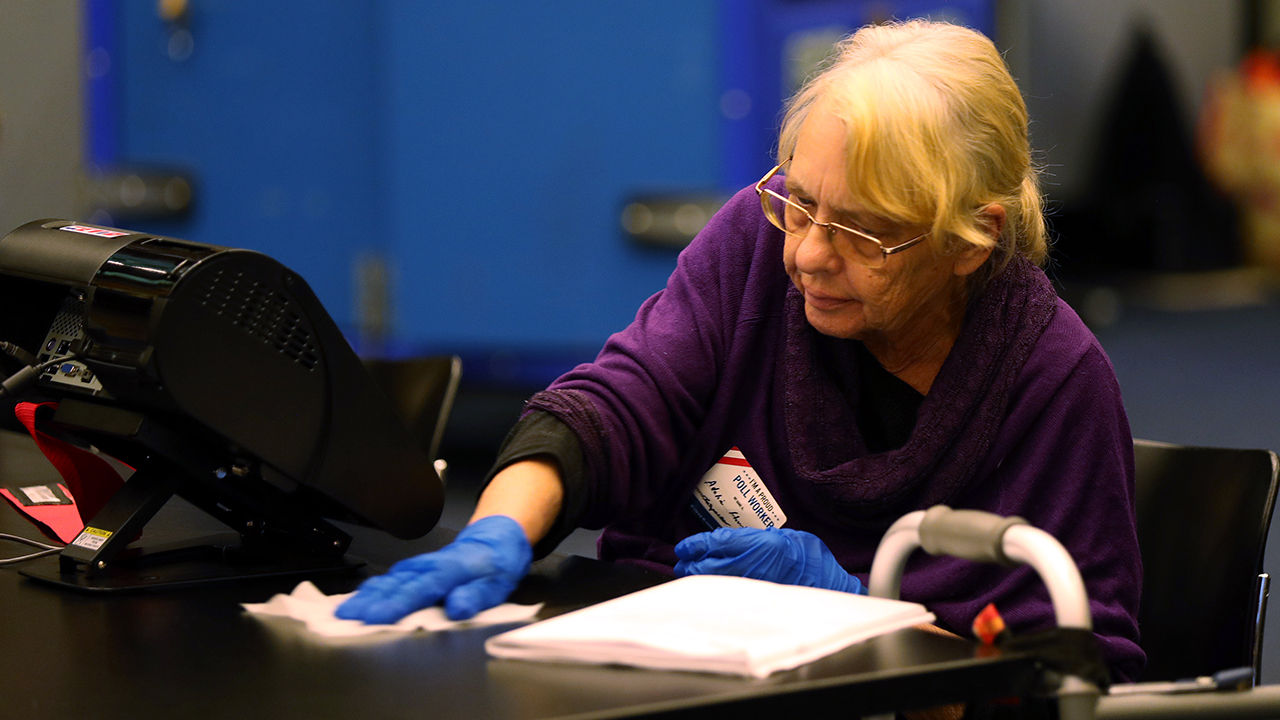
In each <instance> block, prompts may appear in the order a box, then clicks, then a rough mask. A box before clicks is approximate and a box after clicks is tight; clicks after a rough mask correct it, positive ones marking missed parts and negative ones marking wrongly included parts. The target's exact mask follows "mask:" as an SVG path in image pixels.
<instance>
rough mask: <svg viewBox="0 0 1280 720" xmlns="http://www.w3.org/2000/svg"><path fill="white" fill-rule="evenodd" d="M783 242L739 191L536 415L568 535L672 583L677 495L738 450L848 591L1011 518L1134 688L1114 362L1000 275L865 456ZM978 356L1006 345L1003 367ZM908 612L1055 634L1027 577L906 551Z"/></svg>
mask: <svg viewBox="0 0 1280 720" xmlns="http://www.w3.org/2000/svg"><path fill="white" fill-rule="evenodd" d="M782 245H783V236H782V233H781V231H779V230H777V229H775V228H774V227H773V226H772V225H770V224H769V223H768V222H767V221H766V220H765V219H764V217H763V214H762V213H761V211H760V206H759V203H758V201H757V199H756V196H755V193H754V191H752V190H751V189H747V190H744V191H743V192H741V193H739V194H738V195H737V196H736V197H735V198H734V199H732V200H731V201H730V202H729V203H728V204H727V205H726V206H725V207H724V208H723V209H722V210H721V211H720V213H718V214H717V215H716V217H715V218H714V219H712V221H711V222H710V223H709V224H708V226H707V227H706V229H705V230H704V231H703V232H702V233H701V234H700V235H699V236H698V238H697V239H695V240H694V241H693V243H692V244H690V246H689V247H688V248H687V249H686V250H685V251H684V252H683V253H682V254H681V256H680V260H679V263H678V266H677V268H676V271H675V272H674V273H673V274H672V276H671V278H670V280H669V281H668V283H667V287H666V289H665V290H663V291H662V292H660V293H658V294H657V295H655V296H653V297H652V298H650V299H649V300H648V301H646V302H645V304H644V305H643V306H642V307H641V308H640V311H639V313H638V314H637V316H636V319H635V321H634V322H633V323H632V324H631V325H630V326H629V327H628V328H626V329H625V330H623V331H622V332H620V333H617V334H616V335H614V336H613V337H611V338H610V339H609V341H608V343H607V344H606V346H605V347H604V349H603V350H602V351H601V353H600V355H599V357H598V358H597V359H596V361H595V362H594V363H590V364H587V365H582V366H580V367H578V368H575V369H574V370H573V371H571V372H569V373H567V374H566V375H565V376H563V377H562V378H560V379H558V380H557V381H556V382H555V383H553V384H552V386H551V387H550V388H548V389H547V390H546V391H544V392H542V393H539V394H538V395H536V396H534V398H533V399H532V400H531V401H530V407H531V408H533V409H539V410H544V411H547V412H550V413H551V414H553V415H555V416H556V417H557V418H559V419H560V420H561V421H562V422H564V423H565V424H566V425H568V426H569V427H570V428H571V429H572V430H573V431H574V433H575V434H576V435H577V437H578V439H579V442H580V443H581V446H582V451H583V457H584V460H585V464H586V468H585V471H586V472H585V475H586V488H585V492H586V494H587V497H586V499H585V503H584V506H585V508H586V510H585V512H584V514H583V515H582V517H580V518H578V520H579V522H580V524H581V525H583V526H585V527H605V532H604V533H603V535H602V536H601V540H600V556H601V558H602V559H605V560H611V561H618V562H629V563H634V564H638V565H642V566H646V567H649V568H652V569H657V570H659V571H664V572H667V573H670V572H671V567H672V565H674V563H675V555H674V552H673V549H672V548H673V546H674V544H675V543H677V542H679V541H680V540H681V539H683V538H685V537H687V536H689V535H691V534H693V533H696V532H700V531H702V530H705V526H703V525H701V524H700V523H699V521H698V520H697V519H696V517H695V515H694V514H693V513H692V512H691V511H690V509H689V507H690V502H691V496H690V493H691V490H692V488H693V487H694V485H696V484H697V483H698V481H699V480H700V479H701V477H702V476H703V474H704V473H706V472H707V470H708V469H709V468H710V467H711V466H712V465H713V464H715V463H716V461H717V460H719V459H720V457H721V456H722V455H724V453H725V452H726V451H727V450H729V449H730V448H731V447H735V446H736V447H737V448H739V449H740V450H741V451H742V452H743V454H744V455H745V457H746V458H747V460H748V461H749V462H750V463H751V465H752V467H753V468H754V469H755V471H756V473H757V474H758V475H759V476H760V477H761V479H762V480H763V482H764V483H765V485H766V486H767V487H768V489H769V492H770V493H771V494H772V495H773V497H774V498H775V500H776V501H777V502H778V504H779V505H780V506H781V508H782V510H783V511H784V512H785V513H786V516H787V521H786V527H789V528H793V529H796V530H805V531H808V532H811V533H814V534H815V535H817V536H819V537H820V538H822V539H823V541H824V542H826V544H827V545H828V546H829V547H830V548H831V550H832V552H833V553H834V554H835V556H836V558H837V559H839V561H840V563H841V564H842V565H843V566H844V567H845V569H847V570H848V571H850V572H852V573H854V574H856V575H858V576H859V577H860V578H861V579H862V580H863V582H866V579H867V573H868V571H869V570H870V567H871V560H872V557H873V555H874V553H875V549H876V546H877V544H878V542H879V540H880V537H881V536H882V535H883V533H884V530H885V529H886V528H887V527H888V525H889V524H890V523H891V522H892V521H893V520H895V519H896V518H898V517H900V516H901V515H903V514H905V513H906V512H910V511H911V510H915V509H920V508H924V507H928V506H930V505H932V504H935V503H938V502H945V503H946V504H948V505H950V506H952V507H955V508H966V509H977V510H985V511H988V512H992V513H996V514H999V515H1019V516H1021V517H1023V518H1025V519H1027V520H1028V521H1029V522H1030V523H1031V524H1032V525H1034V526H1036V527H1039V528H1041V529H1043V530H1045V531H1047V532H1049V533H1051V534H1053V535H1054V537H1056V538H1057V539H1058V540H1059V541H1060V542H1062V544H1063V545H1064V546H1065V547H1066V548H1067V550H1068V551H1069V552H1070V553H1071V555H1072V557H1073V558H1074V559H1075V560H1076V563H1077V564H1078V566H1079V567H1080V571H1081V574H1082V575H1083V577H1084V580H1085V584H1086V587H1087V589H1088V592H1089V597H1090V604H1091V609H1092V613H1093V622H1094V630H1095V633H1096V634H1097V636H1098V638H1099V643H1100V647H1101V649H1102V652H1103V655H1104V657H1105V658H1106V660H1107V662H1108V664H1109V665H1110V667H1111V669H1112V672H1113V675H1114V676H1115V678H1116V679H1118V680H1125V679H1133V678H1135V677H1136V676H1137V674H1138V672H1139V671H1140V669H1141V667H1142V665H1143V663H1144V662H1145V656H1144V654H1143V652H1142V650H1141V649H1139V647H1138V644H1137V640H1138V631H1137V622H1136V616H1137V610H1138V596H1139V590H1140V587H1141V580H1142V569H1141V561H1140V558H1139V554H1138V543H1137V536H1136V532H1135V529H1134V510H1133V493H1134V490H1133V445H1132V442H1133V441H1132V437H1131V435H1130V432H1129V426H1128V421H1127V419H1126V417H1125V413H1124V407H1123V405H1122V404H1121V398H1120V390H1119V387H1118V385H1117V382H1116V378H1115V374H1114V372H1113V370H1112V368H1111V365H1110V362H1109V361H1108V359H1107V357H1106V355H1105V354H1104V353H1103V350H1102V348H1101V347H1100V346H1099V344H1098V342H1097V340H1096V339H1095V338H1094V337H1093V335H1092V334H1091V333H1090V332H1089V331H1088V329H1087V328H1086V327H1085V326H1084V324H1083V323H1082V322H1081V321H1080V319H1079V317H1078V316H1077V315H1076V314H1075V313H1074V312H1073V311H1072V310H1071V309H1070V308H1069V307H1068V306H1067V305H1066V304H1065V303H1063V302H1062V301H1061V300H1058V299H1057V298H1056V296H1055V295H1053V291H1052V289H1051V287H1050V286H1049V284H1048V282H1047V280H1046V279H1045V278H1044V276H1043V273H1041V272H1040V271H1039V270H1038V269H1035V268H1032V267H1031V266H1030V265H1029V264H1027V263H1025V262H1020V263H1015V264H1014V265H1012V266H1011V268H1010V270H1009V271H1007V272H1006V273H1004V276H1007V277H1005V279H1006V280H1007V279H1008V277H1015V276H1016V277H1017V278H1018V280H1019V283H1020V284H1017V283H1015V284H1013V285H1010V283H1009V282H1004V283H1003V284H1002V283H1001V281H1000V280H1001V278H997V280H994V281H993V282H992V284H991V285H990V286H989V289H988V291H987V294H988V295H990V296H991V297H985V296H984V297H985V300H986V303H985V305H983V304H982V303H980V302H976V303H974V304H972V305H971V309H970V312H969V316H968V317H967V318H966V321H965V325H964V327H963V328H962V330H961V336H960V338H959V339H958V340H957V342H956V344H955V346H954V347H953V349H952V352H951V355H950V356H949V357H948V359H947V361H946V363H945V364H944V366H943V369H942V370H941V372H940V373H939V375H938V377H937V378H936V379H935V381H934V384H933V386H932V387H931V389H930V392H929V395H928V396H927V397H926V398H925V399H924V402H923V403H922V405H921V407H920V409H919V414H918V419H917V423H916V428H915V430H914V431H913V433H912V437H911V439H909V440H908V441H907V444H906V445H904V446H903V447H902V448H899V449H898V450H894V451H890V452H885V453H879V454H872V453H870V452H869V451H867V450H866V447H865V445H864V444H863V442H862V440H861V437H860V435H859V433H858V429H857V423H856V421H855V418H856V410H855V409H854V408H851V407H850V404H851V403H856V402H857V398H856V396H855V397H850V394H849V392H848V387H849V383H843V384H841V383H835V382H832V380H831V378H830V377H828V375H829V374H830V373H832V372H837V373H838V372H849V373H855V372H856V367H852V364H853V363H854V362H855V360H854V358H855V354H854V353H852V352H848V351H847V349H846V350H844V351H842V350H841V344H842V343H851V342H854V341H840V340H833V339H823V338H821V337H819V336H817V335H816V332H814V331H813V329H812V327H811V326H809V325H808V324H807V322H805V321H804V314H803V313H804V310H803V301H802V299H801V298H800V296H799V294H798V292H796V290H795V289H794V288H793V287H792V285H791V282H790V279H789V278H788V277H787V275H786V273H785V271H784V269H783V265H782ZM1002 277H1003V276H1002ZM997 287H999V288H1000V290H999V293H1003V294H998V296H996V295H995V294H997ZM978 316H980V317H978ZM983 323H985V324H983ZM993 338H996V339H1000V338H1003V339H1004V340H1007V342H1006V345H1007V347H1005V349H1004V350H1002V351H1000V353H1001V354H997V353H996V351H995V350H991V348H992V347H993V346H994V345H993V342H994V341H993ZM995 344H998V343H995ZM817 348H826V350H823V352H824V353H825V355H823V360H822V361H821V362H819V361H818V360H817V357H818V352H819V350H818V349H817ZM832 348H834V349H832ZM833 361H834V367H833ZM854 385H856V383H854ZM841 386H842V387H844V388H845V390H844V391H843V392H842V391H841V390H840V389H839V387H841ZM855 395H856V393H855ZM902 597H903V598H904V599H906V600H913V601H916V602H921V603H924V604H925V605H927V606H928V607H929V609H930V610H932V611H933V612H934V613H935V614H936V615H937V616H938V621H939V624H940V625H941V626H942V627H944V628H947V629H949V630H952V631H954V632H957V633H959V634H962V635H969V634H970V632H969V627H970V624H971V622H972V620H973V618H974V616H975V615H976V614H977V613H978V612H979V611H980V610H981V609H982V608H983V607H984V606H986V604H987V603H990V602H994V603H995V604H996V607H997V608H998V609H999V610H1000V612H1001V613H1002V615H1003V616H1004V618H1005V621H1006V622H1007V623H1008V624H1009V626H1010V627H1011V628H1012V629H1013V630H1014V631H1015V632H1025V631H1030V630H1035V629H1044V628H1049V627H1052V626H1053V624H1054V620H1053V617H1054V616H1053V610H1052V606H1051V605H1050V602H1049V598H1048V595H1047V593H1046V591H1045V589H1044V587H1043V585H1042V583H1041V582H1040V581H1039V580H1038V578H1037V577H1036V576H1035V573H1034V572H1033V571H1031V570H1030V569H1029V568H1018V569H1015V570H1012V571H1011V570H1009V569H1006V568H1002V567H999V566H994V565H982V564H977V563H972V562H969V561H964V560H957V559H954V558H943V557H932V556H928V555H926V554H925V553H923V552H922V551H921V552H919V553H917V555H916V556H915V557H913V558H912V560H911V561H910V562H909V564H908V567H907V571H906V575H905V577H904V579H903V583H902Z"/></svg>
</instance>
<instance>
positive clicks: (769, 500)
mask: <svg viewBox="0 0 1280 720" xmlns="http://www.w3.org/2000/svg"><path fill="white" fill-rule="evenodd" d="M692 506H693V511H694V513H695V514H696V515H697V516H698V517H699V519H701V520H702V522H703V523H705V524H706V526H707V527H708V528H709V529H712V530H714V529H716V528H719V527H751V528H762V529H763V528H771V527H782V526H783V524H784V523H786V522H787V516H786V514H785V513H783V512H782V508H780V507H778V503H777V501H775V500H774V499H773V495H772V494H770V493H769V489H768V488H767V487H765V485H764V483H763V482H762V481H761V480H760V476H759V475H756V472H755V470H753V469H751V463H749V462H747V458H746V457H745V456H743V454H742V451H740V450H738V448H736V447H735V448H733V449H732V450H730V451H729V452H727V453H725V454H724V457H722V458H720V459H719V460H718V461H716V464H715V465H712V466H711V469H710V470H708V471H707V474H706V475H703V476H702V480H700V481H699V482H698V485H697V487H695V488H694V489H693V502H692Z"/></svg>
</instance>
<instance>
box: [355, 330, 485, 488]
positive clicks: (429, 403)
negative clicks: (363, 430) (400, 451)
mask: <svg viewBox="0 0 1280 720" xmlns="http://www.w3.org/2000/svg"><path fill="white" fill-rule="evenodd" d="M364 364H365V367H366V368H368V370H369V374H370V375H372V376H373V379H374V381H375V382H377V383H378V386H379V387H381V388H382V391H383V392H384V393H386V395H387V397H388V398H389V399H390V400H391V402H392V404H394V405H395V406H396V410H397V411H398V412H399V414H400V418H401V419H402V420H403V421H404V423H405V425H407V426H408V427H409V429H410V430H411V431H412V432H413V435H414V437H416V438H418V441H419V442H420V443H421V444H422V450H423V451H424V452H426V453H427V457H429V458H431V460H432V461H433V462H435V463H436V469H437V470H438V471H440V476H441V478H443V477H444V472H443V471H444V464H443V462H442V461H441V460H440V457H439V452H440V440H441V439H442V438H443V437H444V428H445V424H446V422H447V421H448V419H449V413H450V412H451V411H452V410H453V399H454V397H455V396H456V395H457V393H458V382H459V381H460V380H461V378H462V359H461V358H459V357H457V356H456V355H432V356H426V357H413V358H406V359H402V360H365V361H364Z"/></svg>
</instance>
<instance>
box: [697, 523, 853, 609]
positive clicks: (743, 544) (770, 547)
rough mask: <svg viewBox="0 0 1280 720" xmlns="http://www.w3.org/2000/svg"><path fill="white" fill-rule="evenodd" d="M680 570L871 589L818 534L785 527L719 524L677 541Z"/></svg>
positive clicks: (821, 585) (850, 591)
mask: <svg viewBox="0 0 1280 720" xmlns="http://www.w3.org/2000/svg"><path fill="white" fill-rule="evenodd" d="M676 557H678V558H680V562H678V563H676V575H678V576H681V577H683V576H685V575H736V576H739V577H749V578H755V579H757V580H768V581H770V582H776V583H781V584H783V585H804V586H806V587H817V588H826V589H828V590H839V591H841V592H849V593H857V594H859V595H866V594H867V590H866V588H864V587H863V586H862V582H861V581H859V580H858V578H856V577H854V576H852V575H850V574H849V573H847V572H845V570H844V568H842V567H840V563H838V562H836V558H835V556H834V555H832V554H831V551H830V550H829V549H827V546H826V545H825V544H823V542H822V541H821V540H819V539H818V536H816V535H813V534H811V533H807V532H801V531H799V530H787V529H785V528H767V529H765V530H758V529H756V528H717V529H715V530H712V531H711V532H705V533H699V534H697V535H693V536H690V537H687V538H685V539H684V540H682V541H681V542H680V544H679V545H676Z"/></svg>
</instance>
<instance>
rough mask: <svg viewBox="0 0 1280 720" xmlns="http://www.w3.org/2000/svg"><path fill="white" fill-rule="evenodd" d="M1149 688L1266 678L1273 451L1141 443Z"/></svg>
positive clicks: (1141, 621)
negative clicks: (1239, 673)
mask: <svg viewBox="0 0 1280 720" xmlns="http://www.w3.org/2000/svg"><path fill="white" fill-rule="evenodd" d="M1133 446H1134V460H1135V462H1136V466H1135V467H1136V471H1137V472H1136V478H1137V498H1136V505H1137V523H1138V542H1139V545H1140V546H1141V552H1142V565H1143V576H1144V577H1143V583H1142V604H1141V606H1140V608H1139V610H1138V625H1139V628H1140V630H1141V633H1142V646H1143V649H1144V650H1146V652H1147V668H1146V670H1145V671H1143V675H1142V678H1141V679H1142V680H1144V681H1156V680H1177V679H1182V678H1190V677H1200V676H1203V675H1211V674H1213V673H1215V672H1218V671H1221V670H1226V669H1229V668H1236V667H1242V666H1248V667H1252V668H1253V679H1254V684H1258V682H1259V680H1260V670H1261V661H1262V629H1263V620H1264V619H1265V617H1266V603H1267V592H1268V589H1269V584H1270V578H1269V577H1268V575H1267V574H1266V573H1265V572H1263V568H1262V554H1263V550H1264V549H1265V547H1266V543H1267V530H1268V528H1269V527H1270V525H1271V512H1272V509H1273V508H1274V506H1275V500H1276V487H1277V478H1278V477H1280V472H1278V471H1280V459H1278V458H1277V457H1276V454H1275V453H1273V452H1271V451H1269V450H1234V449H1228V448H1204V447H1184V446H1178V445H1167V444H1164V443H1156V442H1150V441H1146V440H1135V441H1134V443H1133Z"/></svg>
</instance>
